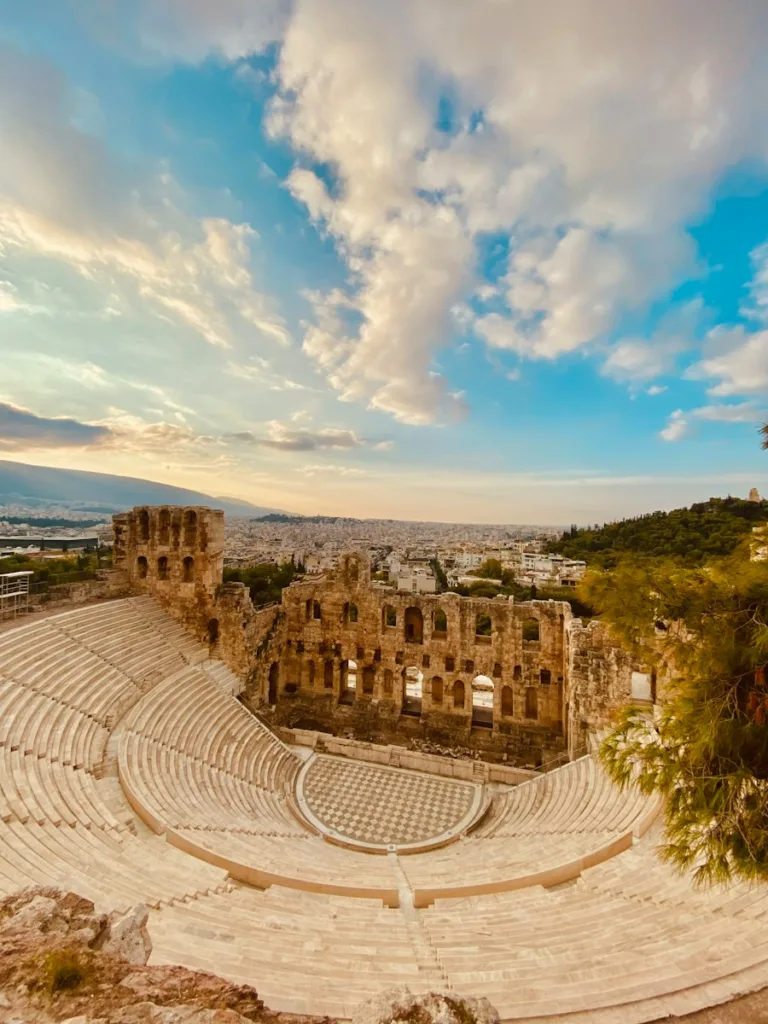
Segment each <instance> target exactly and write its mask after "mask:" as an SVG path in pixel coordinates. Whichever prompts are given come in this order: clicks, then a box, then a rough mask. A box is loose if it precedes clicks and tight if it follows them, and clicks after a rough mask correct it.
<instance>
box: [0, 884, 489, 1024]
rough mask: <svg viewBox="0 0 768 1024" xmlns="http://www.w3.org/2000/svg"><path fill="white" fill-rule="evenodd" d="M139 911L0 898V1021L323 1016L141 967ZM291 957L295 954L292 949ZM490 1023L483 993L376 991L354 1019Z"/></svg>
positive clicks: (188, 974)
mask: <svg viewBox="0 0 768 1024" xmlns="http://www.w3.org/2000/svg"><path fill="white" fill-rule="evenodd" d="M147 916H148V915H147V909H146V907H143V906H137V907H133V908H132V909H131V910H130V911H128V912H127V913H124V914H120V913H113V914H98V913H96V911H95V909H94V906H93V903H91V902H90V900H86V899H83V897H81V896H77V895H76V894H75V893H72V892H61V891H60V890H59V889H54V888H46V887H39V888H35V889H26V890H24V891H22V892H18V893H16V894H14V895H12V896H7V897H6V898H5V899H2V900H0V1024H248V1022H253V1024H332V1022H331V1021H330V1020H329V1018H327V1017H325V1018H320V1017H306V1016H302V1017H298V1016H294V1015H292V1014H286V1013H274V1012H272V1011H270V1010H269V1009H267V1008H266V1007H265V1006H264V1004H263V1003H262V1001H261V1000H260V999H259V996H258V993H257V992H256V990H255V989H252V988H250V987H249V986H247V985H234V984H232V983H231V982H228V981H225V980H224V979H223V978H219V977H217V976H216V975H213V974H206V973H204V972H202V971H189V970H187V968H185V967H149V966H147V960H148V959H149V955H150V953H151V952H152V942H151V939H150V937H149V933H148V931H147V926H146V925H147ZM299 955H300V954H299ZM394 1021H402V1022H403V1024H499V1017H498V1014H497V1013H496V1011H495V1010H494V1009H493V1007H492V1006H491V1005H490V1003H489V1002H488V1001H487V1000H484V999H483V1000H475V999H462V998H460V997H459V996H456V995H455V994H453V993H444V994H442V995H441V994H437V993H430V994H428V995H424V996H413V995H411V993H410V992H409V991H408V990H407V989H406V988H403V989H397V990H392V991H390V992H388V993H382V994H381V995H380V996H378V997H377V998H376V999H373V1000H371V1001H370V1002H368V1003H365V1004H363V1005H362V1006H360V1007H359V1009H358V1011H357V1013H356V1014H355V1018H354V1022H353V1024H389V1022H394Z"/></svg>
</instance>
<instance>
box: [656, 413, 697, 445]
mask: <svg viewBox="0 0 768 1024" xmlns="http://www.w3.org/2000/svg"><path fill="white" fill-rule="evenodd" d="M689 427H690V424H689V422H688V418H687V417H686V415H685V413H684V412H683V410H682V409H675V411H674V412H673V413H672V414H671V415H670V417H669V421H668V423H667V425H666V427H664V429H663V430H660V431H659V437H660V438H661V439H662V441H681V440H682V439H683V438H684V437H685V436H686V434H687V433H688V430H689Z"/></svg>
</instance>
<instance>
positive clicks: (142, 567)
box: [136, 555, 149, 580]
mask: <svg viewBox="0 0 768 1024" xmlns="http://www.w3.org/2000/svg"><path fill="white" fill-rule="evenodd" d="M136 568H137V570H138V572H139V579H140V580H145V579H146V578H147V570H148V568H149V566H148V564H147V560H146V558H145V557H144V555H139V557H138V558H137V559H136Z"/></svg>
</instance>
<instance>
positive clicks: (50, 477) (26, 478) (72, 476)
mask: <svg viewBox="0 0 768 1024" xmlns="http://www.w3.org/2000/svg"><path fill="white" fill-rule="evenodd" d="M25 501H29V502H30V503H32V504H35V505H39V504H44V503H45V502H46V501H51V502H63V503H66V504H68V505H71V506H72V507H73V508H78V509H82V510H83V511H94V506H99V507H103V508H104V511H110V510H114V511H120V510H121V509H125V508H132V507H133V506H134V505H209V506H211V507H212V508H221V509H223V510H224V513H225V514H226V515H228V516H263V515H268V514H270V513H276V514H280V510H279V509H273V508H268V507H263V506H261V505H252V504H251V503H250V502H247V501H242V500H241V499H239V498H221V497H215V496H214V495H212V494H205V493H204V492H202V491H192V490H189V489H188V488H186V487H174V486H173V485H171V484H161V483H157V482H156V481H154V480H142V479H141V478H139V477H132V476H116V475H114V474H112V473H91V472H87V471H85V470H82V469H58V468H55V467H53V466H30V465H28V464H27V463H24V462H8V461H7V460H0V503H3V502H15V503H24V502H25Z"/></svg>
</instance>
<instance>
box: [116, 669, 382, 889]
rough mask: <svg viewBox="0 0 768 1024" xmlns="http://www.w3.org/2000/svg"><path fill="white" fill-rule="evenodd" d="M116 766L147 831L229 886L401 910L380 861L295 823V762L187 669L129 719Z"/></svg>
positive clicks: (236, 705)
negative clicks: (222, 872) (293, 891)
mask: <svg viewBox="0 0 768 1024" xmlns="http://www.w3.org/2000/svg"><path fill="white" fill-rule="evenodd" d="M118 763H119V769H120V780H121V782H122V784H123V789H124V790H125V792H126V794H127V795H128V798H129V800H130V802H131V805H132V806H133V808H134V810H135V811H136V812H137V813H138V814H140V815H141V817H142V818H143V819H144V820H145V821H146V822H147V824H149V825H150V827H151V828H153V829H154V830H155V831H156V832H165V833H166V835H167V839H168V841H169V842H170V843H171V844H173V845H176V846H178V847H179V848H180V849H183V850H185V851H187V852H189V853H192V854H194V855H195V856H197V857H201V858H202V859H204V860H208V861H210V862H211V863H214V864H217V865H219V866H221V867H225V868H226V869H227V870H228V871H229V872H230V874H231V875H232V876H233V877H235V878H238V879H240V880H241V881H246V882H249V883H251V884H254V885H260V886H268V885H272V884H282V885H286V886H292V887H296V888H301V889H307V890H314V891H319V892H329V893H341V894H344V893H349V894H350V895H361V896H373V895H378V896H379V897H380V898H381V899H382V900H386V901H387V902H388V903H392V904H395V905H396V904H397V902H398V899H399V897H398V891H397V889H398V880H397V878H396V877H395V875H394V874H393V871H392V868H391V865H390V863H389V862H388V861H387V860H386V858H380V857H376V858H371V857H369V856H367V855H365V854H360V853H353V852H350V851H346V850H342V849H340V848H338V847H335V846H332V845H330V844H328V843H327V842H325V841H324V840H322V839H320V838H318V837H316V836H314V835H312V834H310V832H309V831H308V830H307V828H306V827H305V826H304V825H303V824H302V823H301V822H300V821H299V819H298V817H297V812H296V810H295V805H294V798H293V794H294V787H295V782H296V776H297V774H298V771H299V768H300V766H301V762H300V761H299V759H298V758H297V757H296V756H295V755H294V754H292V753H291V752H290V751H289V750H288V748H287V747H285V745H284V744H283V743H281V742H280V740H278V739H277V737H275V736H274V735H273V734H272V733H271V732H270V731H269V730H268V729H267V728H266V727H265V726H263V725H262V724H261V723H260V722H259V721H258V720H257V719H256V718H254V717H253V715H251V714H250V713H249V712H248V711H246V710H245V708H244V707H243V706H242V705H241V704H240V702H239V701H238V700H236V698H234V697H232V696H231V695H229V694H227V693H226V692H225V691H224V690H222V689H221V687H220V686H219V685H217V684H216V683H214V682H212V681H211V678H210V676H209V675H208V674H207V673H206V672H205V671H202V670H200V669H198V668H195V667H188V668H186V669H185V670H183V671H181V672H177V673H175V674H174V675H173V676H171V677H169V678H168V679H166V680H164V682H163V683H161V684H160V685H158V686H156V687H155V688H154V689H153V690H152V691H151V692H149V693H148V694H147V695H146V696H145V697H143V698H142V700H141V701H140V702H139V703H138V704H137V705H136V706H135V708H134V709H133V710H132V711H131V712H130V714H129V715H128V716H127V718H126V721H125V728H124V731H123V734H122V736H121V739H120V747H119V752H118Z"/></svg>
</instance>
